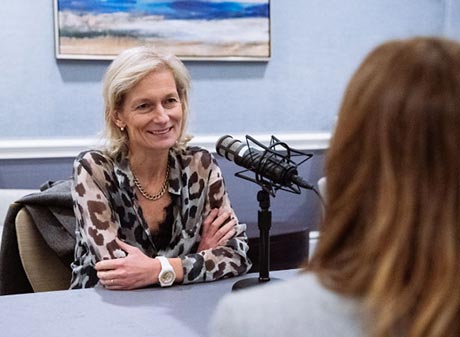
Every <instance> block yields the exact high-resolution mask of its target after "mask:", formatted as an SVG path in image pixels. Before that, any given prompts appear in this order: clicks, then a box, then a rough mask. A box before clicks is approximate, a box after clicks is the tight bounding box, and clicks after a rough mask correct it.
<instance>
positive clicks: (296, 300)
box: [210, 273, 365, 337]
mask: <svg viewBox="0 0 460 337" xmlns="http://www.w3.org/2000/svg"><path fill="white" fill-rule="evenodd" d="M359 309H360V306H359V302H358V301H356V300H352V299H347V298H344V297H342V296H339V295H337V294H335V293H334V292H332V291H330V290H327V289H326V288H324V287H323V286H322V285H321V284H320V283H319V281H318V279H317V277H316V276H315V275H314V274H312V273H306V274H301V275H300V276H298V277H296V278H295V279H291V280H288V281H278V282H276V283H273V284H267V285H262V286H257V287H256V288H252V289H244V290H240V291H238V292H236V293H231V294H229V295H227V296H225V297H224V298H223V299H222V300H221V302H220V303H219V305H218V307H217V310H216V312H215V315H214V317H213V319H212V321H211V325H210V336H211V337H242V336H250V337H270V336H273V337H282V336H288V337H297V336H303V337H308V336H312V337H335V336H341V337H347V336H349V337H359V336H365V333H364V330H363V328H362V322H363V319H362V316H361V315H360V313H359Z"/></svg>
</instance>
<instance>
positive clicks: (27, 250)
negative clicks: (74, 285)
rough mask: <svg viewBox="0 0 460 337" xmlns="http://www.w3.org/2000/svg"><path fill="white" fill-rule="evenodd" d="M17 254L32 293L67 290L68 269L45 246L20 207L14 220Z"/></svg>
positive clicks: (24, 210) (29, 217) (33, 224)
mask: <svg viewBox="0 0 460 337" xmlns="http://www.w3.org/2000/svg"><path fill="white" fill-rule="evenodd" d="M15 226H16V234H17V240H18V249H19V255H20V258H21V261H22V264H23V268H24V271H25V272H26V275H27V278H28V280H29V282H30V284H31V286H32V288H33V290H34V292H42V291H53V290H65V289H69V285H70V278H71V269H70V266H66V265H65V264H64V263H63V262H62V261H61V260H60V259H59V257H58V255H57V254H56V253H55V252H54V251H53V250H52V249H51V248H50V247H49V246H48V244H47V243H46V241H45V240H44V239H43V237H42V235H41V234H40V232H39V231H38V229H37V227H36V225H35V223H34V221H33V219H32V217H31V216H30V214H29V213H28V211H27V210H26V209H25V208H24V207H23V208H21V209H20V210H19V212H18V214H17V216H16V220H15Z"/></svg>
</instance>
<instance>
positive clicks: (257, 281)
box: [232, 277, 282, 291]
mask: <svg viewBox="0 0 460 337" xmlns="http://www.w3.org/2000/svg"><path fill="white" fill-rule="evenodd" d="M269 281H282V280H281V279H278V278H269V279H268V280H265V279H261V278H260V277H251V278H246V279H243V280H239V281H238V282H236V283H235V284H233V287H232V291H237V290H241V289H245V288H250V287H253V286H257V285H262V284H264V283H268V282H269Z"/></svg>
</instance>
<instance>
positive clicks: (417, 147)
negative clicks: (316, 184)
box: [306, 37, 460, 337]
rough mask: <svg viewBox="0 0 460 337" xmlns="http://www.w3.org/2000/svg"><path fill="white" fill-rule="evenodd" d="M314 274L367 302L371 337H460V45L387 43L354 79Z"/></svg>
mask: <svg viewBox="0 0 460 337" xmlns="http://www.w3.org/2000/svg"><path fill="white" fill-rule="evenodd" d="M325 174H326V177H327V187H326V193H327V205H326V215H325V220H324V223H323V225H322V228H321V229H322V232H321V238H320V240H319V242H318V245H317V247H316V251H315V254H314V256H313V257H312V259H311V261H310V263H309V264H308V265H307V266H306V269H307V270H313V271H315V272H316V273H317V274H318V275H319V277H320V280H321V282H322V283H323V284H324V285H325V286H327V287H328V288H330V289H332V290H334V291H336V292H338V293H340V294H343V295H347V296H353V297H357V298H360V299H362V300H363V303H364V304H365V308H368V309H370V310H371V311H370V312H371V314H372V315H373V316H374V319H373V322H372V326H369V331H370V334H371V335H372V336H377V337H383V336H391V335H395V333H396V335H401V336H411V337H421V336H424V337H425V336H436V337H447V336H460V282H459V277H460V44H458V43H457V42H454V41H450V40H446V39H441V38H428V37H426V38H422V37H420V38H412V39H408V40H395V41H389V42H387V43H384V44H382V45H380V46H379V47H377V48H376V49H375V50H373V51H372V52H371V53H370V54H369V55H368V56H367V57H366V59H365V60H364V62H363V63H362V64H361V66H360V67H359V68H358V70H357V71H356V73H355V74H354V76H353V77H352V79H351V81H350V83H349V85H348V87H347V89H346V92H345V96H344V99H343V102H342V106H341V110H340V113H339V117H338V122H337V128H336V130H335V133H334V136H333V138H332V140H331V144H330V148H329V150H328V153H327V158H326V167H325Z"/></svg>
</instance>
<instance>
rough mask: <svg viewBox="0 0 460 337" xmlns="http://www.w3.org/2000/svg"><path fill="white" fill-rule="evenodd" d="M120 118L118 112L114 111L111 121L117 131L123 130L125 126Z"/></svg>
mask: <svg viewBox="0 0 460 337" xmlns="http://www.w3.org/2000/svg"><path fill="white" fill-rule="evenodd" d="M120 117H121V116H120V112H119V111H114V113H113V117H112V121H113V123H114V124H115V125H116V126H117V127H118V128H119V129H124V128H125V126H126V123H125V122H124V121H123V120H122V119H121V118H120Z"/></svg>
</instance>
